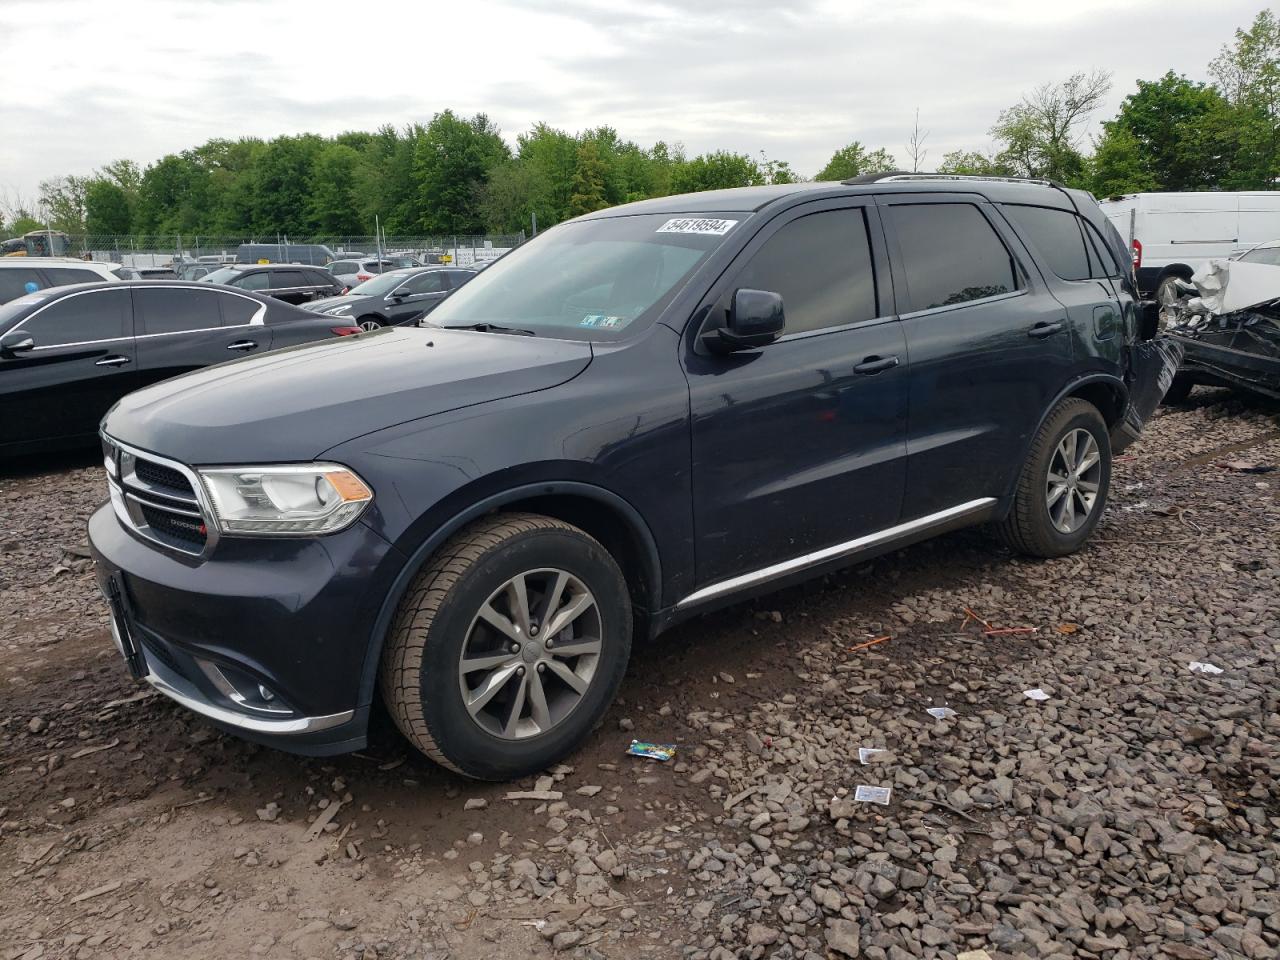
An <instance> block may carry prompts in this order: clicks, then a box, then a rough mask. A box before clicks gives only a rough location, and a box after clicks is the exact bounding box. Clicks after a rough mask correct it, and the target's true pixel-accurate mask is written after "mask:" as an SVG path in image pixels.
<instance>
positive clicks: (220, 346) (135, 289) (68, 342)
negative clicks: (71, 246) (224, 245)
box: [0, 280, 360, 457]
mask: <svg viewBox="0 0 1280 960" xmlns="http://www.w3.org/2000/svg"><path fill="white" fill-rule="evenodd" d="M359 332H360V331H359V328H358V327H352V326H341V325H339V324H337V323H336V322H335V321H334V320H332V319H330V318H327V317H324V318H322V317H317V316H316V314H314V313H310V312H308V311H306V310H301V309H299V308H297V307H293V306H290V305H289V304H287V303H283V302H281V301H279V300H275V299H272V298H271V297H264V296H261V295H259V294H254V293H244V292H242V291H239V290H232V289H231V288H229V287H223V286H210V285H208V284H204V283H183V282H181V281H175V282H172V283H169V282H160V281H154V280H150V281H148V280H143V281H123V282H113V283H105V282H99V283H81V284H75V285H73V286H64V287H57V288H55V289H51V290H42V291H40V292H38V293H31V294H27V295H25V296H23V297H19V298H18V299H16V300H14V301H12V302H10V303H7V304H4V305H3V306H0V409H3V411H4V415H3V416H0V457H6V456H13V455H17V454H23V453H34V452H36V451H39V450H48V449H55V448H61V447H72V446H78V445H80V444H83V443H93V442H94V441H95V438H96V436H97V430H98V421H99V420H101V419H102V415H103V414H104V413H106V412H107V410H108V409H109V408H110V407H111V405H112V404H113V403H115V402H116V401H117V400H119V399H120V398H121V397H122V396H124V395H125V394H126V393H129V392H130V391H133V390H136V389H138V388H140V387H144V386H146V385H148V384H151V383H155V382H156V381H158V380H166V379H168V378H169V377H173V376H177V375H178V374H180V373H186V372H188V371H190V370H195V369H197V368H198V367H206V366H209V365H210V364H214V363H221V362H223V361H226V360H232V359H235V358H237V357H244V356H249V355H253V354H258V353H263V352H265V351H267V350H270V349H272V348H276V347H287V346H293V345H295V344H301V343H307V342H309V341H312V340H327V339H330V338H332V337H335V336H342V335H345V334H349V333H359Z"/></svg>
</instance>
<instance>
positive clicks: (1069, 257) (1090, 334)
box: [1000, 203, 1133, 375]
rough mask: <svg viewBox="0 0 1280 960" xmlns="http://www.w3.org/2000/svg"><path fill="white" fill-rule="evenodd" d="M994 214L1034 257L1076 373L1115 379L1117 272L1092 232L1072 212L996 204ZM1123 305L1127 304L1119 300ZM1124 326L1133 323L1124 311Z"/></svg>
mask: <svg viewBox="0 0 1280 960" xmlns="http://www.w3.org/2000/svg"><path fill="white" fill-rule="evenodd" d="M1000 211H1001V213H1003V214H1004V215H1005V216H1006V217H1007V218H1008V219H1009V220H1010V222H1012V223H1013V226H1014V228H1015V229H1016V230H1017V231H1018V233H1019V234H1020V235H1021V236H1022V238H1023V239H1024V240H1025V241H1026V242H1027V244H1028V245H1029V246H1030V247H1031V249H1032V250H1033V251H1034V252H1035V253H1036V255H1037V259H1038V260H1039V261H1040V263H1042V264H1043V265H1044V268H1045V269H1042V270H1041V271H1040V274H1041V276H1042V277H1043V278H1044V280H1045V281H1046V282H1047V283H1048V285H1049V289H1050V290H1051V291H1052V293H1053V296H1054V298H1055V299H1057V301H1058V302H1059V303H1061V304H1062V305H1063V306H1064V307H1065V308H1066V310H1067V318H1068V321H1069V325H1070V331H1069V332H1070V336H1071V340H1072V349H1073V352H1074V353H1075V355H1076V356H1077V357H1079V358H1080V360H1081V364H1080V365H1081V367H1085V366H1086V365H1088V362H1089V360H1090V358H1093V360H1094V361H1095V364H1096V368H1098V369H1103V370H1105V371H1106V372H1108V373H1113V374H1117V375H1119V373H1120V370H1121V367H1120V351H1121V350H1122V349H1123V347H1124V337H1123V335H1122V333H1123V329H1124V323H1125V317H1124V312H1123V310H1122V307H1121V296H1122V292H1123V291H1122V289H1121V284H1120V281H1119V268H1118V267H1117V266H1116V263H1115V259H1114V258H1113V257H1112V256H1111V252H1110V250H1108V249H1106V247H1105V245H1104V244H1103V243H1102V238H1101V237H1099V236H1098V235H1097V233H1096V231H1094V229H1093V227H1091V226H1090V225H1089V224H1087V223H1085V222H1084V221H1083V220H1082V219H1081V218H1080V217H1079V216H1077V215H1076V213H1075V211H1074V210H1062V209H1057V208H1054V207H1038V206H1031V205H1028V204H1020V203H1002V204H1000ZM1124 299H1125V301H1126V302H1127V303H1130V304H1131V303H1132V298H1130V297H1127V296H1126V297H1124ZM1130 314H1131V316H1130V322H1132V321H1133V317H1132V307H1130Z"/></svg>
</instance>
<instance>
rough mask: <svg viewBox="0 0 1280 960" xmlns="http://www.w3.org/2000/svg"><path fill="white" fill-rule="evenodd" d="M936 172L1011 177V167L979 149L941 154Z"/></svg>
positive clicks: (1012, 173) (1012, 171)
mask: <svg viewBox="0 0 1280 960" xmlns="http://www.w3.org/2000/svg"><path fill="white" fill-rule="evenodd" d="M938 173H950V174H956V175H958V176H971V177H1012V176H1016V175H1017V174H1016V172H1015V171H1014V169H1013V167H1011V166H1009V164H1007V163H1005V162H1004V161H1003V160H1001V159H999V158H998V157H996V156H994V155H992V154H988V153H983V152H982V151H980V150H952V151H951V152H950V153H944V154H943V155H942V162H941V163H940V164H938Z"/></svg>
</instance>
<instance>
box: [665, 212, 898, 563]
mask: <svg viewBox="0 0 1280 960" xmlns="http://www.w3.org/2000/svg"><path fill="white" fill-rule="evenodd" d="M887 274H888V259H887V256H886V254H885V250H884V241H883V236H882V234H881V232H880V228H879V223H878V220H877V217H876V208H875V205H874V203H871V202H870V201H863V200H860V199H857V198H843V199H841V200H838V201H821V202H818V203H811V204H805V205H803V206H802V207H801V208H799V209H798V210H794V211H788V212H786V213H783V214H781V215H779V216H778V217H777V218H775V219H774V220H773V221H772V222H770V223H769V224H767V225H766V226H765V227H763V228H762V229H761V231H760V232H759V233H758V234H757V235H756V236H755V237H754V238H753V239H752V240H751V241H750V243H748V244H747V246H746V247H745V248H744V249H743V251H742V252H741V253H740V254H739V256H738V258H737V259H736V260H735V262H734V263H733V265H731V266H730V268H729V269H728V270H727V271H726V272H725V274H724V276H722V277H721V278H720V280H719V281H718V282H717V283H716V285H715V286H714V287H713V288H712V290H711V291H709V293H708V295H707V298H706V299H705V300H704V301H703V304H702V305H701V306H700V307H699V309H698V311H697V312H696V313H695V320H697V321H698V322H697V323H690V324H689V326H690V327H691V328H693V327H700V326H703V325H705V323H706V319H705V318H706V317H708V316H711V315H712V314H713V313H714V314H715V315H716V316H719V317H723V316H724V311H726V310H727V309H728V305H729V303H730V302H731V301H732V298H733V294H734V291H735V290H738V289H743V288H746V289H754V290H768V291H772V292H774V293H778V294H780V295H781V296H782V301H783V309H784V312H785V316H786V327H785V330H784V333H783V335H782V337H781V339H779V340H778V341H776V342H775V343H772V344H769V345H768V346H766V347H762V348H760V349H758V350H748V351H742V352H739V353H734V354H731V355H729V356H720V355H714V354H710V353H707V352H706V350H705V348H701V347H699V346H698V343H697V335H698V333H699V330H697V329H691V330H690V336H689V337H688V338H686V339H687V341H688V346H687V349H686V350H685V372H686V375H687V377H688V380H689V399H690V407H691V413H692V441H693V497H694V503H693V509H694V528H695V532H696V536H697V543H696V547H695V552H696V576H697V581H698V586H699V588H705V587H708V586H712V585H715V584H717V583H718V582H723V581H724V580H726V579H729V578H734V577H738V576H742V575H751V574H759V573H761V571H762V568H766V567H769V566H771V565H773V564H777V563H780V562H784V561H788V560H795V559H798V558H800V557H802V556H803V555H805V554H808V553H810V552H812V551H814V550H817V549H821V548H826V547H832V546H836V545H839V544H843V543H847V542H848V541H851V540H853V539H855V538H857V537H860V536H862V535H864V534H868V533H872V532H875V531H879V530H883V529H885V528H887V527H891V526H893V525H894V524H895V523H897V521H898V515H899V511H900V508H901V504H902V491H903V481H904V476H905V464H904V455H905V452H906V446H905V439H904V437H905V435H904V431H905V428H906V413H907V362H906V361H907V356H906V353H907V351H906V343H905V341H904V339H903V333H902V328H901V325H900V324H899V323H898V319H897V317H896V316H894V313H893V308H892V302H893V301H892V295H891V293H890V287H889V283H888V276H887Z"/></svg>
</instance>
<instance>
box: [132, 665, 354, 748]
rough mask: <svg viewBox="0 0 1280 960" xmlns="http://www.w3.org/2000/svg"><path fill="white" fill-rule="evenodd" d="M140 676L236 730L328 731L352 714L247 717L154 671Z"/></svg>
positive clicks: (182, 701)
mask: <svg viewBox="0 0 1280 960" xmlns="http://www.w3.org/2000/svg"><path fill="white" fill-rule="evenodd" d="M143 679H144V680H146V681H147V683H149V684H151V686H153V687H155V688H156V689H157V690H159V691H160V692H161V693H163V694H164V695H165V696H166V697H168V698H169V699H171V700H175V701H177V702H178V703H180V704H182V705H183V706H184V707H186V708H187V709H188V710H190V711H191V712H192V713H198V714H200V716H202V717H208V718H209V719H210V720H216V721H217V722H218V723H225V724H226V725H227V726H230V727H236V728H237V729H240V730H250V731H252V732H254V733H278V734H286V735H287V734H298V733H314V732H316V731H317V730H328V729H329V728H330V727H337V726H341V725H342V724H344V723H346V722H347V721H348V720H350V719H351V718H352V717H354V716H355V711H354V710H344V711H343V712H342V713H330V714H326V715H324V716H322V717H291V718H289V719H287V720H286V719H280V720H268V719H265V718H261V717H247V716H245V715H244V714H242V713H236V712H235V711H234V710H228V709H226V708H225V707H219V706H217V705H216V704H212V703H209V702H208V701H206V700H201V699H199V698H198V697H193V696H191V695H190V694H188V693H184V692H183V691H181V690H179V689H178V688H177V687H175V686H174V685H173V684H171V683H170V682H169V681H167V680H165V679H164V678H163V677H161V676H159V675H158V674H156V672H155V671H154V670H148V672H147V675H146V676H145V677H143Z"/></svg>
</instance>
